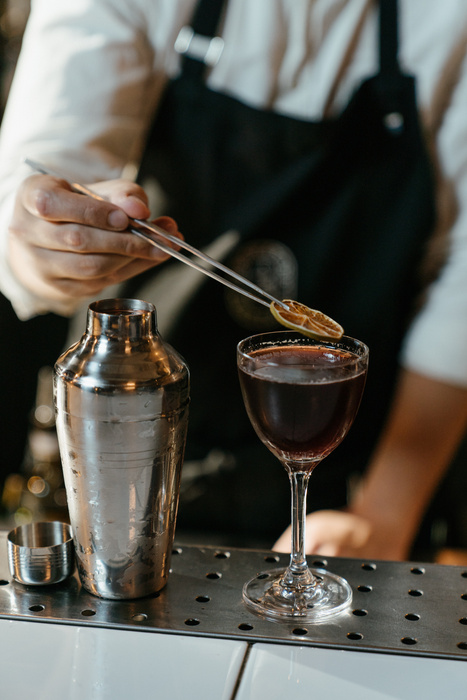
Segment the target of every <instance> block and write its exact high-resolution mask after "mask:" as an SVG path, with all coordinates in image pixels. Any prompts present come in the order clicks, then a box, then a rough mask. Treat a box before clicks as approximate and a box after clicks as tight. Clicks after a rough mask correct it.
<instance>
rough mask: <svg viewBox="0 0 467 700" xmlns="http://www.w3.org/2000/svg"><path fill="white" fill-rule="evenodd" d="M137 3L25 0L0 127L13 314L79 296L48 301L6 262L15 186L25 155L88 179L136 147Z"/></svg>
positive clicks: (126, 158)
mask: <svg viewBox="0 0 467 700" xmlns="http://www.w3.org/2000/svg"><path fill="white" fill-rule="evenodd" d="M141 8H142V5H138V3H137V2H134V3H133V2H131V1H130V2H127V3H118V2H116V0H107V1H106V2H103V1H100V0H97V1H96V0H73V2H63V0H33V3H32V8H31V14H30V17H29V21H28V25H27V28H26V32H25V34H24V39H23V46H22V51H21V54H20V58H19V60H18V64H17V67H16V71H15V76H14V80H13V84H12V87H11V90H10V94H9V99H8V103H7V107H6V111H5V115H4V118H3V122H2V128H1V132H0V290H1V291H2V293H3V294H4V295H5V296H6V297H8V298H9V299H10V301H11V303H12V304H13V307H14V308H15V311H16V313H17V314H18V316H19V317H20V318H23V319H26V318H28V317H30V316H33V315H35V314H38V313H45V312H47V311H55V312H57V313H60V314H64V315H69V314H71V313H73V311H74V309H75V307H76V306H77V305H78V304H79V301H70V303H68V304H65V305H63V304H59V305H58V306H53V307H52V308H51V305H50V302H49V301H48V302H47V303H45V301H43V300H41V299H40V298H37V297H35V296H34V295H33V294H32V293H30V292H29V291H28V290H26V289H24V288H23V287H22V286H21V285H20V284H19V282H18V281H17V280H16V279H15V277H14V275H13V274H12V272H11V270H10V268H9V265H8V256H7V245H8V225H9V221H10V219H11V214H12V210H13V204H14V193H15V192H16V190H17V188H18V186H19V184H20V183H21V181H22V180H23V179H24V178H25V177H26V176H27V175H30V174H31V171H30V170H29V169H28V168H27V167H25V165H24V159H25V158H30V159H33V160H36V161H39V162H42V163H44V164H46V165H48V166H49V167H51V168H53V169H54V170H56V171H58V172H59V173H62V174H63V175H64V176H65V177H68V178H70V179H76V180H78V181H79V180H81V181H82V182H86V183H89V182H93V181H94V182H95V181H99V180H107V179H111V178H115V177H119V176H120V175H121V172H122V168H123V167H124V166H125V165H126V164H127V163H128V162H130V161H131V160H132V159H133V157H134V155H135V154H136V153H137V152H138V149H139V148H140V147H141V143H142V140H143V135H144V133H145V130H146V128H147V125H148V122H149V118H150V114H151V110H152V107H153V100H154V99H155V97H156V94H157V85H155V82H157V71H154V48H153V47H152V46H149V44H148V42H147V41H145V40H144V36H145V33H144V23H145V21H144V16H143V13H142V11H141ZM54 57H59V59H58V58H57V60H55V59H54Z"/></svg>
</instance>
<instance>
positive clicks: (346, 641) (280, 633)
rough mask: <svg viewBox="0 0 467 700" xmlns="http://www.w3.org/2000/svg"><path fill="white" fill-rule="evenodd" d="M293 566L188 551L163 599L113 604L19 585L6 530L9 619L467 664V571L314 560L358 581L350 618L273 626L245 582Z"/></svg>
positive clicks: (181, 550) (1, 556) (278, 559)
mask: <svg viewBox="0 0 467 700" xmlns="http://www.w3.org/2000/svg"><path fill="white" fill-rule="evenodd" d="M287 562H288V557H287V556H286V555H280V556H279V555H276V554H272V553H271V552H259V551H251V550H240V549H218V548H215V547H194V546H191V545H190V546H185V545H180V546H177V547H176V548H175V549H174V555H173V557H172V572H171V575H170V578H169V582H168V584H167V586H166V588H165V589H164V590H163V591H161V592H160V594H158V595H156V596H151V597H148V598H141V599H138V600H132V601H110V600H103V599H101V598H97V597H95V596H93V595H91V594H89V593H87V592H86V591H84V590H83V589H82V588H81V585H80V583H79V580H78V577H77V576H76V575H75V576H73V577H71V578H70V579H68V580H67V581H65V582H63V583H61V584H57V585H55V586H41V587H33V586H23V585H21V584H19V583H16V582H14V581H13V580H12V579H11V577H10V574H9V571H8V561H7V547H6V532H1V533H0V584H1V585H0V618H9V619H17V620H28V621H40V622H53V623H63V624H72V625H93V626H97V627H108V628H117V629H132V630H141V631H145V632H164V633H172V634H190V635H195V636H209V637H221V638H227V639H239V640H246V641H248V642H251V643H254V642H270V643H282V644H284V643H285V644H298V645H301V646H319V647H328V648H338V649H352V650H356V649H360V650H364V651H376V652H385V653H396V654H410V655H422V656H432V657H440V658H452V659H467V568H463V567H459V566H442V565H439V564H423V565H421V564H411V563H405V562H404V563H401V562H396V563H394V562H384V561H361V560H358V559H341V558H329V559H327V560H321V559H320V560H319V561H318V560H315V559H313V557H309V564H310V565H315V566H320V567H322V568H327V569H329V570H330V571H332V572H334V573H336V574H339V575H341V576H344V577H345V578H346V579H347V580H348V582H349V583H350V585H351V586H352V589H353V601H352V605H351V607H350V609H349V610H348V611H347V612H345V613H343V614H341V615H340V616H338V617H336V618H334V619H333V620H332V621H329V622H326V623H321V624H301V623H300V622H298V621H297V622H270V621H268V620H264V619H262V618H260V617H258V616H256V615H255V614H253V613H251V612H249V611H248V610H247V609H246V607H245V606H244V604H243V602H242V596H241V593H242V586H243V583H244V582H245V581H247V580H249V579H250V578H252V577H254V576H255V575H256V574H257V573H258V572H260V571H263V570H265V569H267V568H269V567H270V568H276V567H277V566H281V565H286V564H287Z"/></svg>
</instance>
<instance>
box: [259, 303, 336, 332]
mask: <svg viewBox="0 0 467 700" xmlns="http://www.w3.org/2000/svg"><path fill="white" fill-rule="evenodd" d="M282 303H283V304H286V305H287V307H288V308H287V309H284V308H282V306H279V304H278V303H277V302H275V301H272V302H271V305H270V307H269V308H270V309H271V313H272V315H273V316H274V318H275V319H276V321H279V323H281V324H282V325H283V326H286V327H287V328H292V329H293V330H294V331H298V332H299V333H303V335H307V336H309V337H310V338H316V339H318V340H319V339H320V338H327V339H328V340H338V339H339V338H341V337H342V334H343V333H344V329H343V328H342V326H340V325H339V324H338V323H336V321H333V320H332V318H329V316H326V314H323V313H322V312H321V311H316V309H310V308H309V307H308V306H305V304H300V303H299V302H298V301H293V299H284V300H283V301H282Z"/></svg>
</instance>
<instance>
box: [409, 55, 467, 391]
mask: <svg viewBox="0 0 467 700" xmlns="http://www.w3.org/2000/svg"><path fill="white" fill-rule="evenodd" d="M465 50H466V46H465V44H464V47H463V52H464V59H463V64H462V65H461V66H460V67H459V70H458V79H457V82H456V84H455V87H454V88H453V89H452V92H451V96H450V101H449V104H448V107H447V108H446V109H445V110H444V112H443V114H442V118H441V119H440V128H439V130H438V132H437V137H436V146H435V167H436V169H437V177H438V195H439V196H438V204H439V210H440V217H441V219H442V220H443V221H444V223H442V224H441V231H440V235H439V236H437V237H436V238H435V242H436V241H438V242H442V243H443V244H444V246H443V247H444V249H445V253H444V262H443V264H442V266H441V268H440V270H439V273H438V275H437V277H435V279H434V281H433V282H432V283H431V284H430V285H429V287H428V288H427V290H426V294H425V300H424V303H423V305H422V307H421V309H420V311H419V312H418V313H417V315H416V316H415V318H414V320H413V322H412V324H411V326H410V328H409V330H408V332H407V334H406V338H405V341H404V344H403V347H402V352H401V363H402V365H403V366H404V367H406V368H407V369H411V370H414V371H417V372H419V373H421V374H425V375H427V376H430V377H432V378H434V379H438V380H441V381H446V382H448V383H453V384H456V385H460V386H467V119H466V115H467V58H466V57H465ZM443 227H444V229H445V230H444V231H443V230H442V228H443ZM433 248H435V246H433Z"/></svg>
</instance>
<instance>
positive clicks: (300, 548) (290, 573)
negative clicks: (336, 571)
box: [283, 470, 314, 586]
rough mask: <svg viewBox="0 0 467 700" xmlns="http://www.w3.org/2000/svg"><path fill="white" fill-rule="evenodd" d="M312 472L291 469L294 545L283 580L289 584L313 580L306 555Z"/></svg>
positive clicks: (303, 583) (309, 582) (300, 583)
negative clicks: (309, 485) (307, 509)
mask: <svg viewBox="0 0 467 700" xmlns="http://www.w3.org/2000/svg"><path fill="white" fill-rule="evenodd" d="M310 474H311V472H301V471H299V472H296V471H292V470H289V480H290V487H291V523H292V543H291V544H292V547H291V552H290V563H289V567H288V569H287V571H286V572H285V574H284V579H283V582H284V583H285V584H286V585H288V586H297V585H309V584H311V583H312V582H313V579H314V577H313V576H312V574H311V572H310V570H309V568H308V564H307V561H306V555H305V527H306V525H305V523H306V493H307V489H308V481H309V479H310Z"/></svg>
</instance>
